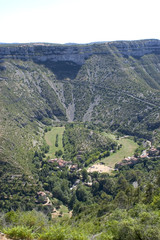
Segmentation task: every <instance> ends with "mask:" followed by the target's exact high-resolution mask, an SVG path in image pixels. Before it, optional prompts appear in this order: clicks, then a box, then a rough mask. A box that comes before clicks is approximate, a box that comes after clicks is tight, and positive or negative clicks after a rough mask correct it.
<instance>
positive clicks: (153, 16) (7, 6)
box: [0, 0, 160, 43]
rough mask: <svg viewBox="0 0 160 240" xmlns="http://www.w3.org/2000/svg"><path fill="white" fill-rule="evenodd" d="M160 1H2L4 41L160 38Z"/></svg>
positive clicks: (0, 18) (0, 20)
mask: <svg viewBox="0 0 160 240" xmlns="http://www.w3.org/2000/svg"><path fill="white" fill-rule="evenodd" d="M159 9H160V1H159V0H152V1H150V0H148V1H147V0H145V1H144V0H134V1H133V0H0V23H1V29H0V42H23V43H25V42H52V43H68V42H76V43H89V42H95V41H114V40H136V39H147V38H157V39H160V32H159V23H160V14H159Z"/></svg>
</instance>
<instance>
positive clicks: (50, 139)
mask: <svg viewBox="0 0 160 240" xmlns="http://www.w3.org/2000/svg"><path fill="white" fill-rule="evenodd" d="M64 130H65V127H53V128H52V130H51V131H49V132H47V133H46V134H45V140H46V142H47V144H48V145H49V153H48V154H47V156H49V157H50V158H54V157H55V152H56V151H58V150H62V151H64V150H63V144H62V137H63V132H64ZM57 134H58V147H56V146H55V142H56V135H57Z"/></svg>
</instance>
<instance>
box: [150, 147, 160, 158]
mask: <svg viewBox="0 0 160 240" xmlns="http://www.w3.org/2000/svg"><path fill="white" fill-rule="evenodd" d="M159 154H160V152H159V150H157V148H155V147H154V146H152V147H151V148H150V149H149V150H148V155H149V157H155V156H158V155H159Z"/></svg>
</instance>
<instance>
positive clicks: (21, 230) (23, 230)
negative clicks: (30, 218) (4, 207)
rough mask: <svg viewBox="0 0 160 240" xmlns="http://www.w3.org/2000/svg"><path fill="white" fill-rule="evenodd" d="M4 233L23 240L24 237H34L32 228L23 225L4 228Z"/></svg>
mask: <svg viewBox="0 0 160 240" xmlns="http://www.w3.org/2000/svg"><path fill="white" fill-rule="evenodd" d="M4 233H5V234H6V235H7V237H9V238H12V239H14V240H22V239H25V240H32V239H33V233H32V229H29V228H27V227H23V226H17V227H13V228H7V229H5V230H4Z"/></svg>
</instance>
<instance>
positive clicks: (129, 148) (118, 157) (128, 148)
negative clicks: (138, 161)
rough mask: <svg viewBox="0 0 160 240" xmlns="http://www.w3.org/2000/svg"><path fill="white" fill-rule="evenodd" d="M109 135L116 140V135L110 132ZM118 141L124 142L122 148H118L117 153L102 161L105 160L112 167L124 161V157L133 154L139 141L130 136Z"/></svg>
mask: <svg viewBox="0 0 160 240" xmlns="http://www.w3.org/2000/svg"><path fill="white" fill-rule="evenodd" d="M106 135H108V134H106ZM108 136H109V137H110V138H111V137H112V139H114V140H116V139H115V136H114V135H112V134H109V135H108ZM116 141H117V142H118V144H122V148H121V149H120V150H118V151H117V152H116V153H112V154H111V155H110V156H109V157H106V158H104V159H103V160H102V162H104V163H105V164H106V165H108V166H110V167H114V166H115V164H116V163H118V162H120V161H122V160H123V159H124V157H129V156H130V157H131V156H133V154H134V151H135V150H136V148H137V147H138V144H137V143H135V142H134V141H133V140H131V139H128V138H120V139H119V140H116Z"/></svg>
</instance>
